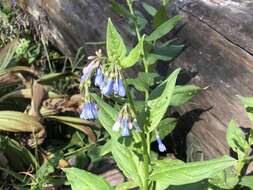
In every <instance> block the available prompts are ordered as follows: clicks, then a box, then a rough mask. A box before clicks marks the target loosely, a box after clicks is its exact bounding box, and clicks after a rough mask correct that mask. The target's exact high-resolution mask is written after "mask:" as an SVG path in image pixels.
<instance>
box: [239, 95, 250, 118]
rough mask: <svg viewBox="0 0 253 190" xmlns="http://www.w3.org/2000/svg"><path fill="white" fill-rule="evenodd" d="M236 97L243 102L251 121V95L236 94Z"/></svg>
mask: <svg viewBox="0 0 253 190" xmlns="http://www.w3.org/2000/svg"><path fill="white" fill-rule="evenodd" d="M238 97H239V99H240V100H241V101H242V103H243V104H244V106H245V108H246V111H247V113H248V117H249V119H250V120H251V122H252V123H253V97H243V96H238Z"/></svg>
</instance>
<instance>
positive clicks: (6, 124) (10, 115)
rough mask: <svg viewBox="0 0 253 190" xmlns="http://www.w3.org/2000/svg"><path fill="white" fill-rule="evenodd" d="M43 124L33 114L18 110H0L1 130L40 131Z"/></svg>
mask: <svg viewBox="0 0 253 190" xmlns="http://www.w3.org/2000/svg"><path fill="white" fill-rule="evenodd" d="M41 129H43V126H42V125H41V123H40V122H39V121H37V119H36V118H35V117H33V116H30V115H26V114H24V113H22V112H16V111H0V130H2V131H8V132H38V131H40V130H41Z"/></svg>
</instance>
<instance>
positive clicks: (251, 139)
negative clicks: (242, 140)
mask: <svg viewBox="0 0 253 190" xmlns="http://www.w3.org/2000/svg"><path fill="white" fill-rule="evenodd" d="M248 142H249V145H250V146H251V145H253V129H252V128H251V129H250V133H249V139H248Z"/></svg>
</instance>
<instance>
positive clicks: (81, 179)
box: [63, 168, 114, 190]
mask: <svg viewBox="0 0 253 190" xmlns="http://www.w3.org/2000/svg"><path fill="white" fill-rule="evenodd" d="M63 170H64V172H65V173H66V175H67V179H68V182H69V183H70V185H71V188H72V190H81V189H82V190H99V189H101V190H114V188H113V187H112V186H110V185H109V184H108V183H107V182H106V181H105V180H104V179H103V178H102V177H99V176H97V175H94V174H92V173H90V172H87V171H85V170H81V169H78V168H65V169H63Z"/></svg>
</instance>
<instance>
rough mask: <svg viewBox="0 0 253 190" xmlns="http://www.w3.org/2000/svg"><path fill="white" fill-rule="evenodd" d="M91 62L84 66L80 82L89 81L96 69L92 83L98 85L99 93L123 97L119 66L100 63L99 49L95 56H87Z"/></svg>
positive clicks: (123, 90)
mask: <svg viewBox="0 0 253 190" xmlns="http://www.w3.org/2000/svg"><path fill="white" fill-rule="evenodd" d="M88 59H89V60H91V62H90V63H89V64H88V65H87V66H86V67H84V69H83V74H82V76H81V84H85V83H86V81H89V80H90V78H91V76H92V73H93V71H94V70H95V69H96V74H95V79H94V84H95V86H97V87H99V88H100V90H101V93H102V94H103V95H105V96H109V95H110V94H113V95H115V96H120V97H125V96H126V90H125V87H124V84H123V80H122V78H123V77H122V74H121V71H120V68H119V66H117V65H116V64H110V66H109V67H107V66H108V65H102V64H101V62H102V60H103V56H102V53H101V50H98V51H96V56H89V57H88Z"/></svg>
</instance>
